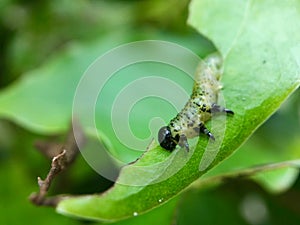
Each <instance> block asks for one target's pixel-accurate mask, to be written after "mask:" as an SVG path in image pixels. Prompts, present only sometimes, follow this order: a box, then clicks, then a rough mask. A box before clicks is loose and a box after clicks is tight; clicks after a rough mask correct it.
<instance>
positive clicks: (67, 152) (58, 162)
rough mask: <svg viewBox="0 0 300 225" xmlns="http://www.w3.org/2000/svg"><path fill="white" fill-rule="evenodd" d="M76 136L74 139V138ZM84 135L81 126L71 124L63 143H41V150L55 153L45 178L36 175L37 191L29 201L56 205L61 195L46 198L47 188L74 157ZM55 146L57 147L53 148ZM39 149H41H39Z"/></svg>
mask: <svg viewBox="0 0 300 225" xmlns="http://www.w3.org/2000/svg"><path fill="white" fill-rule="evenodd" d="M75 136H76V139H75ZM84 139H85V138H84V135H83V132H82V130H81V128H80V127H79V126H78V125H77V124H73V126H72V127H71V129H70V131H69V132H68V136H67V138H66V141H65V144H63V145H61V144H57V143H54V144H53V142H51V143H50V144H49V145H48V147H47V145H46V144H43V149H42V152H43V153H44V154H45V155H47V156H51V155H53V153H56V155H55V156H54V157H53V159H52V163H51V168H50V171H49V172H48V174H47V177H46V179H45V180H42V179H41V178H40V177H38V185H39V192H38V193H33V194H31V196H30V197H29V199H30V201H31V202H32V203H34V204H35V205H46V206H56V205H57V203H58V202H59V201H60V200H61V198H62V196H55V197H51V198H46V195H47V193H48V190H49V188H50V186H51V183H52V181H53V180H54V178H55V177H56V176H57V175H58V174H59V173H60V172H61V171H63V170H65V169H66V168H67V167H69V165H70V164H72V163H73V161H74V160H75V159H76V156H77V155H78V152H79V148H78V145H82V144H83V142H84ZM53 146H56V147H57V148H58V149H57V148H56V149H55V148H53ZM40 150H41V149H40Z"/></svg>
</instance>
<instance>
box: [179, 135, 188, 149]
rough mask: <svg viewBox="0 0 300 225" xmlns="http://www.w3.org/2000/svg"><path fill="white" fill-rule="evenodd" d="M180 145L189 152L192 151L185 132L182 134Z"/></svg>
mask: <svg viewBox="0 0 300 225" xmlns="http://www.w3.org/2000/svg"><path fill="white" fill-rule="evenodd" d="M178 145H179V146H180V147H181V148H185V150H186V151H187V152H189V151H190V146H189V143H188V140H187V137H186V136H185V135H184V134H182V135H180V138H179V142H178Z"/></svg>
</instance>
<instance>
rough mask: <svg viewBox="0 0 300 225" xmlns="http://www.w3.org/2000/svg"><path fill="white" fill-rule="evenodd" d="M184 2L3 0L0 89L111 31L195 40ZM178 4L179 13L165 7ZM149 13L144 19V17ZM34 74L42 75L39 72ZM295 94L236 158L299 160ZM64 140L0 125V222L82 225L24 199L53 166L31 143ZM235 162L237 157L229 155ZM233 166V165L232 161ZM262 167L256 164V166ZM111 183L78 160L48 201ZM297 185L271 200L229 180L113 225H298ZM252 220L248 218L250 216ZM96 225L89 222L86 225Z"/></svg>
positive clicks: (299, 110)
mask: <svg viewBox="0 0 300 225" xmlns="http://www.w3.org/2000/svg"><path fill="white" fill-rule="evenodd" d="M187 4H188V1H186V0H184V1H180V0H167V1H161V0H144V1H138V0H123V1H121V0H114V1H92V0H91V1H85V0H77V1H76V3H75V4H74V1H70V0H62V1H57V0H54V1H23V0H3V1H1V2H0V68H1V70H0V87H2V88H3V89H4V88H6V87H7V86H9V84H11V83H13V82H14V81H15V80H19V79H22V75H23V74H25V73H26V72H28V71H30V70H32V69H34V68H36V67H38V66H40V65H42V64H43V63H44V62H47V61H48V60H49V58H51V57H53V55H55V54H56V53H57V52H61V51H62V50H63V49H64V48H65V47H66V46H68V45H70V44H74V43H76V44H79V45H82V44H86V43H89V42H92V41H94V39H97V38H99V37H101V36H102V35H103V34H106V33H110V32H112V31H120V30H122V31H126V30H127V31H129V30H134V29H136V30H139V31H141V30H144V31H145V32H153V33H160V32H164V31H168V32H173V33H175V34H181V35H182V34H184V35H186V34H194V31H192V29H190V28H188V26H186V18H187V12H188V9H187ZM171 5H176V7H170V6H171ZM145 12H146V13H145ZM36 76H39V74H36ZM299 125H300V91H299V90H298V91H296V92H295V93H294V94H293V95H292V96H291V97H290V99H289V100H288V101H287V102H286V103H285V104H284V105H283V106H282V107H281V109H280V110H279V111H278V112H277V113H276V114H274V115H273V116H272V117H271V118H270V119H269V120H268V121H267V122H266V123H265V124H264V125H263V126H261V127H260V128H259V129H258V130H257V131H256V132H255V134H254V135H253V136H252V137H251V138H250V140H248V142H247V143H246V144H245V145H244V146H243V147H242V149H240V151H239V152H238V153H237V156H236V157H237V159H238V160H240V158H239V157H238V154H243V153H246V154H244V156H247V154H251V151H255V150H256V151H257V150H259V151H267V152H269V154H280V152H282V151H285V150H287V149H289V151H291V152H294V154H295V155H294V156H293V158H296V157H298V158H299V157H300V149H299V146H300V139H299V135H300V128H299V127H300V126H299ZM63 136H64V135H63V134H57V136H51V137H49V136H42V135H40V134H37V133H31V132H30V131H28V130H24V129H23V128H20V127H19V126H17V125H16V124H15V123H13V122H8V121H5V120H1V121H0V178H1V185H0V197H1V201H0V212H1V213H0V223H1V224H11V225H14V224H20V221H22V222H23V223H30V224H33V225H34V224H62V225H63V224H86V223H87V222H86V221H80V220H74V219H72V218H67V217H64V216H61V215H59V214H56V212H55V211H54V210H53V209H51V208H44V207H40V208H37V207H36V206H33V205H32V204H31V203H30V202H29V201H28V196H29V195H30V193H31V192H33V191H36V190H37V188H38V187H37V182H36V177H37V176H41V177H44V176H45V175H46V173H47V171H48V168H49V166H50V162H49V160H48V159H45V158H44V157H43V156H42V155H41V154H40V153H39V152H38V151H37V150H36V149H34V147H33V144H34V142H35V140H37V139H44V140H46V139H47V140H48V139H52V140H63ZM233 157H235V156H233ZM233 160H234V159H233ZM257 161H258V162H259V160H257ZM111 185H112V184H111V182H109V181H107V180H105V179H104V178H102V177H100V176H99V175H98V174H97V173H95V172H94V171H93V170H92V169H91V168H90V167H89V166H88V165H87V164H86V162H85V161H84V160H83V159H82V158H81V157H79V158H78V160H77V161H76V163H75V164H74V165H72V167H71V168H70V169H69V170H68V171H65V173H64V174H62V175H61V176H60V177H58V179H57V180H56V182H55V183H54V185H53V187H52V188H51V191H50V193H49V194H50V195H53V194H61V193H72V194H86V193H95V192H100V191H103V190H105V189H107V188H108V187H109V186H111ZM299 202H300V179H299V178H298V179H297V181H296V183H295V184H294V185H293V186H292V187H291V188H290V189H289V190H286V191H285V192H284V193H281V194H277V195H274V194H270V193H269V192H267V191H265V189H263V188H262V187H261V186H259V185H258V184H256V183H254V182H253V181H248V180H246V181H245V180H239V179H234V180H230V181H228V182H226V183H225V184H223V185H222V186H219V187H215V188H212V189H211V188H210V189H207V190H201V191H200V190H193V189H192V190H189V191H186V192H185V193H183V194H182V195H179V196H178V197H176V198H175V199H174V200H171V201H170V202H168V203H166V204H165V205H163V206H162V207H159V208H157V209H154V210H152V211H151V212H149V213H146V214H145V215H141V216H137V217H135V218H131V219H129V220H127V221H121V222H118V223H116V224H147V223H148V224H153V223H160V224H171V223H175V222H174V221H177V224H182V225H184V224H188V225H192V224H200V223H201V224H215V225H218V224H257V225H260V224H265V225H268V224H272V225H274V224H275V225H276V224H278V225H281V224H291V225H293V224H295V225H296V224H299V223H300V216H299V215H300V204H299ZM249 215H250V216H249ZM88 224H93V223H90V222H89V223H88Z"/></svg>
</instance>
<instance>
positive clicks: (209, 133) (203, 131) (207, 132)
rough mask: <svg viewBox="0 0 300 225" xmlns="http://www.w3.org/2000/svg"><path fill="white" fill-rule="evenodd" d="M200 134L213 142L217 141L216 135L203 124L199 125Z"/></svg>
mask: <svg viewBox="0 0 300 225" xmlns="http://www.w3.org/2000/svg"><path fill="white" fill-rule="evenodd" d="M199 129H200V133H203V134H205V135H207V136H208V137H209V138H210V139H211V140H213V141H214V140H215V137H214V135H213V134H212V133H211V132H210V131H209V130H208V129H207V128H206V127H205V125H204V124H203V123H201V124H200V125H199Z"/></svg>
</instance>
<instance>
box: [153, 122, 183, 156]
mask: <svg viewBox="0 0 300 225" xmlns="http://www.w3.org/2000/svg"><path fill="white" fill-rule="evenodd" d="M158 141H159V143H160V146H161V147H163V148H164V149H166V150H169V151H173V150H174V149H175V148H176V145H177V144H178V141H179V135H178V134H177V135H176V136H175V137H173V136H172V132H171V129H170V127H169V126H165V127H162V128H160V130H159V132H158Z"/></svg>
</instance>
